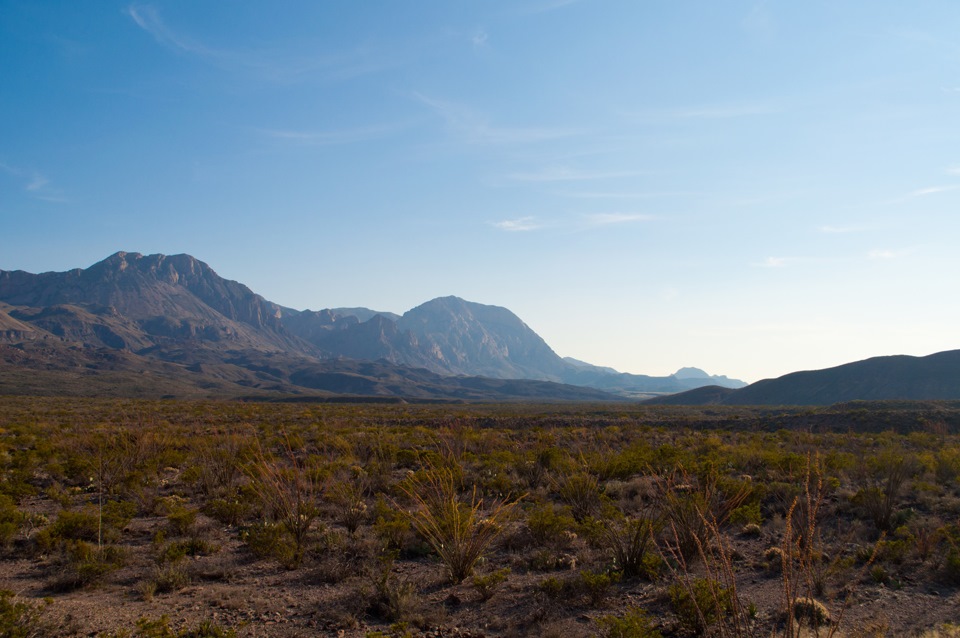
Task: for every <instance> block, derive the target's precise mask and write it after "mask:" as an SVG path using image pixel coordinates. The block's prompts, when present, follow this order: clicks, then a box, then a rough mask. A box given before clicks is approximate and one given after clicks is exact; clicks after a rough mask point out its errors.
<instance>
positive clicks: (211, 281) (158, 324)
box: [0, 251, 684, 400]
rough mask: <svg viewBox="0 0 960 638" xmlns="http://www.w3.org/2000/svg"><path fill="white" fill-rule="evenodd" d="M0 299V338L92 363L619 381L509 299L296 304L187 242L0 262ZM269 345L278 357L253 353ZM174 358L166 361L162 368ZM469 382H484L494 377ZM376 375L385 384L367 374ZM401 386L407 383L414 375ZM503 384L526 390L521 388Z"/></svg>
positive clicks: (246, 380) (229, 379) (281, 378)
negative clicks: (22, 265)
mask: <svg viewBox="0 0 960 638" xmlns="http://www.w3.org/2000/svg"><path fill="white" fill-rule="evenodd" d="M0 304H2V305H0V339H3V340H4V341H5V342H7V343H13V344H17V343H20V344H22V343H25V342H26V341H28V340H37V339H39V340H40V341H42V342H43V343H44V346H43V347H45V348H47V351H48V354H49V356H50V357H52V358H54V359H55V358H57V357H59V358H61V359H62V360H63V361H65V362H70V361H73V362H74V363H72V364H70V365H77V366H87V367H88V368H90V369H96V368H97V366H98V365H100V366H101V367H102V366H106V365H107V363H104V362H107V361H113V362H114V364H110V365H120V363H116V362H121V363H122V364H123V366H130V367H137V366H140V367H141V368H143V369H145V370H146V369H149V368H151V366H152V365H153V364H151V363H149V362H147V359H150V360H159V361H162V362H165V363H166V364H172V365H179V366H184V368H185V369H186V370H187V371H188V372H190V373H191V374H202V375H206V377H211V378H213V379H216V380H217V381H210V380H209V379H207V380H206V381H204V383H212V384H214V385H216V384H218V383H221V382H222V383H242V384H243V385H244V386H245V387H263V388H272V389H274V390H277V391H292V390H293V389H295V388H296V387H301V386H300V385H299V384H298V382H297V380H298V379H299V380H303V379H304V378H306V377H304V376H303V375H300V376H294V375H296V374H297V371H298V370H300V369H301V368H302V367H303V366H304V365H306V364H305V363H304V362H308V363H309V364H310V365H314V366H317V365H320V366H323V365H327V366H336V365H340V364H337V363H335V362H337V361H341V360H357V361H374V362H380V365H384V366H397V367H398V368H397V369H398V370H402V374H401V376H406V377H407V378H413V377H415V376H416V374H415V373H414V372H412V371H413V370H418V369H423V370H427V371H430V372H431V373H432V374H435V375H440V376H444V377H463V378H476V377H489V378H490V379H500V380H518V381H529V382H537V383H540V384H541V385H539V386H537V387H538V388H539V390H538V391H545V392H547V391H549V392H556V393H557V394H558V395H560V396H570V395H571V394H577V395H578V396H581V397H586V396H590V397H592V398H593V399H595V400H602V399H603V398H604V397H608V398H613V397H612V395H609V394H608V393H606V392H605V391H604V390H605V387H606V388H609V389H612V390H614V391H615V392H621V391H622V389H621V388H620V387H618V385H617V384H611V382H610V379H607V378H606V377H611V375H610V374H609V373H607V372H604V373H603V374H600V375H596V374H593V375H592V373H591V369H590V368H584V367H582V366H579V367H578V366H573V365H571V364H570V363H568V362H566V361H564V360H563V359H562V358H560V357H559V356H558V355H557V354H556V353H555V352H554V351H553V350H552V349H551V348H550V347H549V345H547V344H546V342H545V341H544V340H543V339H542V338H541V337H540V336H539V335H537V334H536V333H535V332H534V331H533V330H532V329H530V328H529V326H527V325H526V324H525V323H524V322H523V321H522V320H521V319H520V318H519V317H517V316H516V315H515V314H513V313H512V312H511V311H509V310H508V309H506V308H502V307H499V306H489V305H484V304H477V303H474V302H469V301H466V300H463V299H461V298H459V297H454V296H447V297H438V298H436V299H432V300H430V301H427V302H424V303H423V304H420V305H419V306H417V307H415V308H412V309H411V310H409V311H407V312H406V313H404V314H403V315H396V314H393V313H387V312H376V311H372V310H369V309H365V308H341V309H325V310H320V311H309V310H305V311H298V310H294V309H290V308H284V307H282V306H280V305H278V304H275V303H273V302H270V301H268V300H266V299H265V298H263V297H262V296H260V295H259V294H256V293H254V292H253V291H252V290H250V289H249V288H248V287H247V286H245V285H243V284H241V283H239V282H236V281H232V280H227V279H224V278H222V277H220V276H219V275H217V273H216V272H215V271H214V270H213V269H212V268H211V267H210V266H208V265H207V264H206V263H204V262H202V261H200V260H198V259H196V258H194V257H192V256H190V255H186V254H178V255H170V256H167V255H162V254H154V255H143V254H141V253H136V252H125V251H119V252H116V253H114V254H112V255H110V256H109V257H107V258H106V259H104V260H101V261H99V262H97V263H95V264H93V265H92V266H90V267H88V268H86V269H81V268H76V269H72V270H68V271H64V272H44V273H40V274H32V273H27V272H25V271H22V270H16V271H0ZM364 317H365V319H364ZM58 344H59V345H58ZM69 344H74V345H75V346H79V347H83V348H87V349H89V353H90V358H92V359H93V360H96V361H100V362H101V363H100V364H96V363H91V362H90V361H88V360H86V359H83V358H82V357H81V358H79V359H76V357H74V355H71V354H69V353H66V352H65V351H64V348H61V347H60V346H61V345H62V346H64V347H65V348H68V349H69V348H71V347H74V345H69ZM39 348H40V347H39V346H38V350H37V351H39ZM110 351H121V352H128V353H130V354H129V356H128V355H123V356H119V355H116V356H115V355H110V354H109V352H110ZM96 352H100V353H101V354H94V353H96ZM238 353H239V354H238ZM108 355H109V356H108ZM266 356H270V357H273V358H275V359H283V361H282V362H281V363H277V362H274V363H272V364H270V365H267V366H263V365H261V364H260V363H255V362H256V361H259V360H260V359H262V358H263V357H266ZM28 358H29V357H28ZM74 359H76V360H74ZM81 359H83V360H82V361H81ZM585 365H589V364H585ZM231 366H233V367H231ZM67 367H69V366H67ZM121 367H122V366H121ZM171 370H173V369H172V368H164V371H165V372H164V374H166V373H171V374H172V372H171ZM597 370H602V369H601V368H597ZM591 375H592V376H591ZM598 376H599V377H604V378H603V379H602V380H601V382H597V380H596V379H595V378H593V377H598ZM614 377H616V378H619V379H621V381H622V382H621V384H620V385H624V383H623V381H628V382H627V383H626V386H629V387H627V388H626V391H627V392H637V391H649V388H648V387H647V386H650V385H651V384H650V383H648V380H649V378H646V377H634V376H631V375H618V374H614V375H613V377H611V378H614ZM311 378H316V375H314V377H311ZM324 378H328V377H324ZM638 380H642V382H641V385H643V387H638V386H637V382H638ZM472 383H473V385H474V386H477V387H479V386H484V387H485V388H487V389H489V390H491V391H493V390H495V389H497V388H501V387H503V384H498V383H493V382H485V383H478V382H472ZM544 383H546V384H550V383H552V384H554V385H552V386H551V385H543V384H544ZM361 385H362V384H361ZM394 385H395V386H396V387H397V388H400V385H397V384H394ZM401 385H402V384H401ZM443 385H444V384H439V386H443ZM574 385H580V386H583V387H586V388H592V389H593V390H599V391H601V392H593V393H592V394H591V393H587V394H584V393H583V392H582V391H581V390H577V391H573V390H571V389H570V388H572V387H573V386H574ZM653 385H655V386H656V390H654V391H661V389H662V388H661V386H664V385H666V391H677V390H680V389H684V387H683V386H682V385H680V386H678V385H677V384H676V383H675V380H673V379H672V378H664V379H661V380H658V381H657V382H655V383H654V384H653ZM374 386H376V387H377V388H378V390H377V391H378V392H380V391H383V390H382V388H381V386H379V385H376V384H374V385H372V386H371V385H368V387H374ZM439 386H438V387H439ZM531 387H532V386H531ZM311 389H314V390H316V389H318V388H311ZM398 391H400V390H399V389H398ZM402 391H404V392H410V391H412V390H411V386H409V385H407V386H403V389H402ZM443 391H444V392H446V390H443ZM511 392H514V394H518V395H520V396H523V395H524V393H525V392H527V390H522V391H521V390H517V391H513V390H511ZM549 392H548V393H549ZM621 393H622V392H621ZM534 394H536V393H535V392H534ZM494 396H495V393H494Z"/></svg>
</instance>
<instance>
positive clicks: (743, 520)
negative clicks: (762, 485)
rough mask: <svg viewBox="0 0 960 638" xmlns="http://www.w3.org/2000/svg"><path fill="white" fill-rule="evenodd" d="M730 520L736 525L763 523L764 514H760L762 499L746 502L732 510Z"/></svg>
mask: <svg viewBox="0 0 960 638" xmlns="http://www.w3.org/2000/svg"><path fill="white" fill-rule="evenodd" d="M730 522H731V523H732V524H734V525H748V524H754V525H761V524H763V516H762V515H761V514H760V501H754V502H752V503H745V504H744V505H741V506H740V507H738V508H736V509H734V510H733V511H732V512H730Z"/></svg>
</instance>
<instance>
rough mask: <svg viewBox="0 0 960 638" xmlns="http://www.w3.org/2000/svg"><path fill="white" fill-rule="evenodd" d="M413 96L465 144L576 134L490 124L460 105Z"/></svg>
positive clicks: (521, 141) (519, 141)
mask: <svg viewBox="0 0 960 638" xmlns="http://www.w3.org/2000/svg"><path fill="white" fill-rule="evenodd" d="M413 96H414V97H415V98H416V99H417V100H418V101H420V102H421V103H422V104H424V105H425V106H427V107H429V108H430V109H431V110H433V112H434V113H436V114H437V115H439V116H440V117H441V118H442V119H443V120H444V121H445V122H446V124H447V127H448V128H449V129H450V131H451V132H453V133H454V134H456V135H457V136H458V137H460V138H462V139H463V140H464V141H465V142H467V143H468V144H475V145H509V144H530V143H536V142H547V141H552V140H557V139H561V138H565V137H570V136H573V135H576V134H578V131H575V130H572V129H559V128H539V127H519V128H508V127H497V126H492V125H491V124H490V123H489V122H488V121H487V119H486V118H484V117H483V116H481V115H479V114H477V113H475V112H473V111H471V110H470V109H468V108H466V107H463V106H461V105H457V104H453V103H451V102H444V101H441V100H436V99H434V98H430V97H427V96H426V95H423V94H422V93H417V92H414V93H413Z"/></svg>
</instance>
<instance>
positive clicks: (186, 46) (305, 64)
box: [126, 4, 403, 82]
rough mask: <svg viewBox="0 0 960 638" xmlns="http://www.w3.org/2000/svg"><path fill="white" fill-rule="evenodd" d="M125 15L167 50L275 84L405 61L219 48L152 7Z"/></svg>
mask: <svg viewBox="0 0 960 638" xmlns="http://www.w3.org/2000/svg"><path fill="white" fill-rule="evenodd" d="M126 14H127V15H128V16H130V19H131V20H133V22H134V23H135V24H136V25H137V26H138V27H140V28H141V29H142V30H143V31H145V32H146V33H148V34H150V35H151V36H152V37H153V39H154V40H156V41H157V43H159V44H160V45H161V46H164V47H166V48H167V49H170V50H172V51H175V52H178V53H185V54H189V55H193V56H196V57H199V58H200V59H202V60H204V61H206V62H208V63H210V64H213V65H215V66H218V67H220V68H223V69H225V70H231V71H242V72H245V73H247V74H250V75H252V76H254V77H256V78H259V79H263V80H269V81H274V82H289V81H293V80H297V79H298V78H301V77H303V76H306V75H310V74H320V75H322V76H325V77H327V78H328V79H333V80H342V79H349V78H353V77H357V76H360V75H366V74H369V73H375V72H379V71H382V70H384V69H388V68H393V67H396V66H399V65H400V64H402V59H403V56H402V55H399V54H396V53H394V54H393V55H380V56H377V55H374V54H373V53H371V52H370V51H368V50H366V49H364V48H358V49H355V50H353V51H347V52H342V53H336V54H332V55H329V54H328V55H324V54H320V53H318V52H313V51H303V52H300V53H293V52H289V51H269V50H258V51H242V50H233V49H218V48H214V47H211V46H208V45H206V44H204V43H203V42H201V41H199V40H197V39H196V38H193V37H190V36H189V35H186V34H183V33H180V32H178V31H176V30H174V29H172V28H171V27H170V26H169V25H167V23H166V22H165V21H164V20H163V19H162V18H161V16H160V13H159V12H158V11H157V9H156V8H155V7H153V6H152V5H148V4H132V5H130V6H128V7H127V9H126Z"/></svg>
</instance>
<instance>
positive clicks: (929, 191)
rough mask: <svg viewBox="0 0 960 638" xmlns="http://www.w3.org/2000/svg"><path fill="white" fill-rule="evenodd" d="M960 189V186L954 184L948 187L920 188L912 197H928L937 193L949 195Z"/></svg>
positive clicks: (911, 194)
mask: <svg viewBox="0 0 960 638" xmlns="http://www.w3.org/2000/svg"><path fill="white" fill-rule="evenodd" d="M958 188H960V185H957V184H952V185H948V186H931V187H929V188H920V189H917V190H915V191H913V192H912V193H910V197H926V196H928V195H936V194H937V193H947V192H949V191H955V190H957V189H958Z"/></svg>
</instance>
